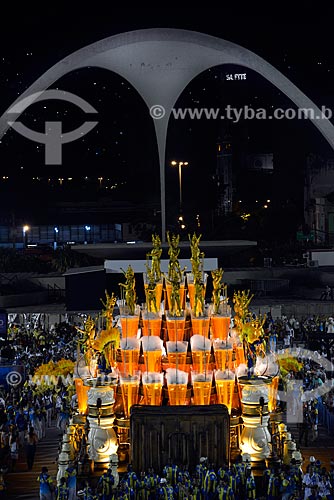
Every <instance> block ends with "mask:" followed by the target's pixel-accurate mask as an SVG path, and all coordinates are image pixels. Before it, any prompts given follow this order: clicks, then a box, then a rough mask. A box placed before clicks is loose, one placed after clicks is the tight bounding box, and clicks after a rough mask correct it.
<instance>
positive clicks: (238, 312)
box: [233, 290, 254, 332]
mask: <svg viewBox="0 0 334 500" xmlns="http://www.w3.org/2000/svg"><path fill="white" fill-rule="evenodd" d="M249 294H250V290H247V291H245V290H242V292H240V290H239V291H238V292H234V294H233V304H234V312H235V317H234V322H235V325H236V327H237V328H238V329H239V332H241V330H242V325H243V324H244V323H245V322H247V321H248V320H249V318H250V317H251V316H252V314H251V312H250V311H249V309H248V306H249V304H250V302H251V300H252V298H253V297H254V295H253V294H252V295H251V296H250V295H249Z"/></svg>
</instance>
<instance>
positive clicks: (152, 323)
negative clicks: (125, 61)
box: [143, 318, 161, 337]
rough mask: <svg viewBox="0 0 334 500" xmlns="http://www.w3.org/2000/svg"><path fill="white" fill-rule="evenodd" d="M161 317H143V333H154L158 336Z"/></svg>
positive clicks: (146, 334) (147, 334)
mask: <svg viewBox="0 0 334 500" xmlns="http://www.w3.org/2000/svg"><path fill="white" fill-rule="evenodd" d="M160 333H161V318H154V319H147V318H143V335H145V336H149V335H155V336H157V337H160Z"/></svg>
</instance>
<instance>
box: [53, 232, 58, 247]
mask: <svg viewBox="0 0 334 500" xmlns="http://www.w3.org/2000/svg"><path fill="white" fill-rule="evenodd" d="M58 233H59V229H58V228H57V227H55V228H54V240H53V249H54V250H57V243H58Z"/></svg>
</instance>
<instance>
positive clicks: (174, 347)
mask: <svg viewBox="0 0 334 500" xmlns="http://www.w3.org/2000/svg"><path fill="white" fill-rule="evenodd" d="M166 346H167V354H169V353H175V352H176V353H178V352H179V353H182V352H185V353H186V352H187V350H188V342H187V341H186V340H182V341H180V342H172V341H171V340H168V341H167V342H166Z"/></svg>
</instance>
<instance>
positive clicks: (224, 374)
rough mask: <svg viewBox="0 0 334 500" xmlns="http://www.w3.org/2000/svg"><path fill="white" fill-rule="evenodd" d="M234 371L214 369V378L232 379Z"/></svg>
mask: <svg viewBox="0 0 334 500" xmlns="http://www.w3.org/2000/svg"><path fill="white" fill-rule="evenodd" d="M234 379H235V373H234V372H233V371H232V370H215V380H216V381H217V380H233V381H234Z"/></svg>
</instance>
